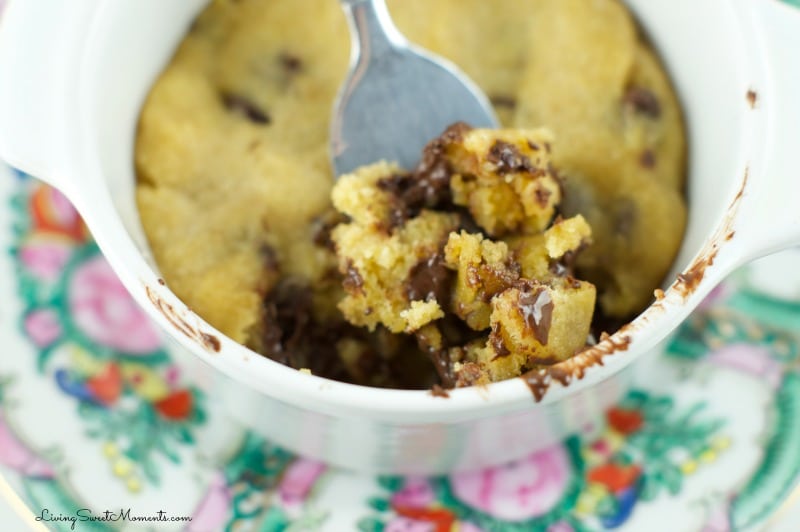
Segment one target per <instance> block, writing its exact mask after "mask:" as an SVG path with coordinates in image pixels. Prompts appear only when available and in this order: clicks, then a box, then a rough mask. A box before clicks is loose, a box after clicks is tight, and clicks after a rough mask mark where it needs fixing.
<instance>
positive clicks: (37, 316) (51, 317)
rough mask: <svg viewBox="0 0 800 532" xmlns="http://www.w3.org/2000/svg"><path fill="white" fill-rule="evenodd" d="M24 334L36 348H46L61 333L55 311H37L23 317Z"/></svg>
mask: <svg viewBox="0 0 800 532" xmlns="http://www.w3.org/2000/svg"><path fill="white" fill-rule="evenodd" d="M23 327H24V328H25V333H26V334H27V335H28V338H30V339H31V340H32V341H33V343H34V344H36V346H37V347H47V346H49V345H51V344H52V343H53V342H55V341H56V340H58V338H59V337H60V336H61V333H62V332H63V329H62V327H61V322H60V321H59V320H58V316H57V315H56V313H55V311H53V310H51V309H38V310H34V311H33V312H31V313H29V314H28V315H27V316H25V320H24V321H23Z"/></svg>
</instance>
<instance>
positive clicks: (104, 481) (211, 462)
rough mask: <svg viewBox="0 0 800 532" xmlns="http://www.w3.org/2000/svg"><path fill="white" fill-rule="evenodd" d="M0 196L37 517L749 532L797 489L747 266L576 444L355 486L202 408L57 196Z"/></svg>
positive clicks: (0, 290)
mask: <svg viewBox="0 0 800 532" xmlns="http://www.w3.org/2000/svg"><path fill="white" fill-rule="evenodd" d="M0 204H2V207H0V248H2V249H3V252H2V255H0V279H3V280H4V282H3V283H2V284H0V302H1V303H0V346H2V348H3V350H4V352H5V356H3V357H2V358H0V473H2V478H3V479H4V480H3V482H2V484H1V485H0V494H3V493H4V492H3V490H2V487H3V486H4V485H7V486H10V487H11V488H12V489H13V491H14V492H15V493H16V494H17V496H18V498H19V499H21V500H22V501H23V502H24V504H25V505H26V506H27V508H28V510H30V514H31V515H28V516H27V520H28V521H29V522H31V523H34V524H38V525H39V526H41V525H44V526H46V527H47V528H49V529H52V530H87V531H103V530H120V529H122V530H155V529H157V530H186V531H194V532H206V531H209V532H210V531H216V530H257V531H301V530H330V531H336V532H338V531H349V530H353V531H364V532H368V531H369V532H372V531H374V532H400V531H407V532H423V531H435V532H446V531H447V532H455V531H458V532H478V531H487V532H488V531H536V530H541V531H549V532H569V531H583V530H603V529H614V528H620V529H622V530H647V531H656V530H665V531H684V530H686V531H694V530H703V531H707V532H711V531H714V532H722V531H726V530H745V529H754V528H755V529H759V528H763V527H764V526H765V523H767V522H768V520H769V519H770V518H771V516H772V515H773V514H774V513H775V511H776V510H777V509H778V508H779V507H780V506H781V505H782V503H783V501H784V500H785V499H786V497H787V496H788V495H789V494H790V493H791V491H792V490H793V488H794V486H795V484H796V483H797V481H798V478H800V425H799V424H798V423H796V422H795V419H796V418H797V416H798V415H800V363H799V362H798V361H799V360H800V304H798V303H792V302H780V301H778V300H775V299H769V298H767V297H764V296H763V295H760V294H759V293H758V292H756V291H754V290H753V289H751V288H749V284H748V283H747V282H745V281H746V279H745V276H746V273H740V274H738V276H734V279H732V280H730V281H728V283H727V284H725V285H724V286H722V287H720V288H719V289H718V290H717V291H716V292H715V293H714V294H713V295H712V297H711V299H710V300H708V301H706V302H705V303H704V305H703V306H702V308H701V309H699V310H698V311H697V312H696V313H695V314H694V316H693V317H692V318H691V319H690V320H689V321H687V322H686V323H685V324H684V325H683V326H682V328H681V329H680V331H679V332H678V334H677V336H675V337H674V339H673V340H672V341H671V343H670V345H669V346H668V347H667V349H666V351H665V353H664V354H663V355H662V356H660V357H654V360H652V361H651V362H648V363H647V364H646V365H640V367H639V368H638V369H637V371H638V374H637V380H636V382H637V383H638V384H637V387H636V388H635V389H633V390H631V391H630V392H629V393H628V394H627V396H626V397H625V398H624V399H623V400H622V401H621V402H620V403H619V404H618V405H617V406H616V407H615V408H613V409H611V410H610V411H609V412H608V413H607V415H606V418H605V419H604V420H601V421H598V423H597V424H596V425H595V426H587V427H586V429H585V431H583V432H582V433H581V434H578V435H575V436H573V437H571V438H570V439H568V440H566V441H564V442H562V443H561V444H559V445H556V446H553V447H551V448H549V449H546V450H543V451H539V452H536V453H533V454H531V455H530V456H528V457H526V458H524V459H522V460H519V461H517V462H514V463H511V464H508V465H505V466H502V467H495V468H491V469H487V470H484V471H479V472H471V473H456V474H453V475H449V476H442V477H436V478H421V477H414V478H400V477H378V478H375V477H369V476H359V475H356V474H354V473H350V472H346V471H341V470H335V469H331V468H328V467H326V466H325V465H324V464H322V463H318V462H315V461H312V460H308V459H304V458H299V457H297V456H294V455H293V454H291V453H289V452H287V451H285V450H283V449H281V448H278V447H276V446H275V445H273V444H271V443H270V442H269V441H265V440H264V439H263V438H262V437H261V436H259V435H257V434H255V433H253V432H250V431H248V430H246V429H244V428H242V427H241V426H239V425H238V424H237V423H236V422H234V421H232V420H231V419H230V418H228V417H227V416H226V415H225V413H224V412H222V411H221V410H220V409H219V408H216V407H215V404H214V403H213V397H211V396H210V395H209V387H208V384H207V383H208V379H206V378H203V376H202V375H190V374H187V373H186V372H185V371H183V370H182V368H181V366H180V365H179V364H177V363H176V362H175V359H174V355H173V354H172V353H174V348H173V346H172V345H170V344H169V342H168V341H167V340H166V339H165V338H164V337H163V335H162V334H161V333H160V331H158V330H157V329H156V328H155V327H154V325H153V324H151V323H150V322H149V320H148V318H147V317H146V316H145V315H144V314H143V313H142V311H141V310H140V309H139V308H138V307H137V306H136V304H135V303H134V302H133V301H132V300H131V299H130V298H129V296H128V294H127V293H126V291H125V290H124V289H123V287H122V286H121V284H120V283H119V281H118V280H117V278H116V277H115V276H114V274H113V272H112V271H111V269H110V268H109V266H108V265H107V263H106V261H105V260H104V259H103V257H102V255H101V254H100V252H99V250H98V248H97V246H96V245H95V244H94V243H93V241H92V239H91V237H90V235H89V234H88V233H87V231H86V229H85V228H84V226H83V224H82V222H81V220H80V218H79V216H78V214H77V213H76V212H75V210H74V209H73V208H72V206H71V205H70V204H69V202H67V201H66V200H65V198H64V197H63V196H62V195H61V194H59V193H58V192H57V191H55V190H54V189H52V188H50V187H48V186H46V185H43V184H41V183H39V182H38V181H36V180H34V179H32V178H29V177H27V176H24V175H21V174H19V173H18V172H15V171H13V170H11V169H9V168H7V167H5V166H2V167H0ZM652 375H657V378H651V377H652ZM6 491H9V492H10V491H11V490H6Z"/></svg>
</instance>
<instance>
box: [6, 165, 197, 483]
mask: <svg viewBox="0 0 800 532" xmlns="http://www.w3.org/2000/svg"><path fill="white" fill-rule="evenodd" d="M25 185H26V186H23V187H21V190H22V193H21V194H20V195H19V196H18V197H17V198H16V203H17V205H18V206H19V207H21V208H22V209H23V212H26V213H27V214H28V217H27V218H24V217H23V218H22V219H21V220H20V223H19V224H18V226H17V227H16V238H17V242H18V244H16V245H15V246H14V247H13V248H12V256H13V257H15V259H16V262H17V274H18V278H19V287H20V295H21V296H22V298H23V301H24V305H25V308H26V310H25V311H24V313H23V316H22V320H21V322H22V323H21V325H22V330H23V331H24V333H25V335H26V336H27V337H28V338H29V339H30V341H31V343H32V344H33V345H35V346H36V347H37V348H38V353H39V354H38V358H37V360H36V364H37V366H38V368H39V370H40V371H41V372H43V373H48V374H51V375H52V378H53V379H54V380H55V382H56V383H57V385H58V386H59V388H60V389H61V390H62V391H63V392H64V394H66V395H67V396H69V397H72V398H73V399H74V400H75V401H76V402H77V407H78V412H79V415H80V416H81V418H83V420H84V421H85V422H86V426H87V432H88V433H89V434H91V435H92V436H93V437H95V438H96V439H97V440H98V441H99V443H100V447H101V449H102V452H103V453H104V454H105V456H106V457H107V458H108V461H109V465H110V467H111V470H112V471H113V473H114V474H115V475H116V476H117V477H118V478H120V480H122V481H123V482H125V483H126V485H127V487H128V489H129V490H131V491H138V490H140V489H143V487H144V486H145V483H150V484H157V483H158V481H159V478H160V473H159V470H158V467H156V465H155V461H154V459H155V456H156V455H161V456H165V457H167V458H168V459H170V460H172V461H175V462H177V461H178V460H179V459H178V453H177V447H179V446H181V445H188V444H191V443H192V442H193V439H194V436H193V430H194V427H196V426H197V425H200V424H202V423H203V420H204V418H205V413H204V407H203V396H202V393H201V392H200V391H199V390H198V389H196V388H194V387H193V386H191V385H187V384H184V383H183V382H182V379H181V378H180V370H179V368H178V367H177V366H175V365H173V364H172V363H171V362H170V360H169V357H168V355H167V353H166V351H164V348H163V346H162V344H161V339H160V337H159V333H158V332H157V330H156V329H155V326H154V325H153V324H152V323H151V322H150V320H149V319H148V318H147V316H146V315H145V314H144V312H143V311H142V310H141V309H140V308H139V307H138V306H137V305H136V303H134V301H133V300H132V298H131V297H130V295H129V294H128V292H127V291H126V290H125V288H124V287H123V286H122V284H121V283H120V281H119V279H117V277H116V276H115V275H114V272H113V271H112V270H111V268H110V267H109V266H108V263H107V262H106V261H105V259H104V258H103V257H102V255H100V254H99V250H98V249H97V247H96V245H95V244H94V243H93V242H92V241H91V238H90V237H89V234H88V232H87V231H86V228H85V227H84V225H83V222H82V221H81V219H80V217H79V216H78V213H77V212H76V211H75V209H74V208H73V207H72V205H71V204H70V203H69V202H68V201H67V200H66V198H64V196H63V195H62V194H61V193H59V192H58V191H56V190H55V189H53V188H50V187H47V186H45V185H41V184H38V183H35V182H34V181H26V182H25Z"/></svg>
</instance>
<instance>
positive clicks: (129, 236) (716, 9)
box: [0, 0, 800, 472]
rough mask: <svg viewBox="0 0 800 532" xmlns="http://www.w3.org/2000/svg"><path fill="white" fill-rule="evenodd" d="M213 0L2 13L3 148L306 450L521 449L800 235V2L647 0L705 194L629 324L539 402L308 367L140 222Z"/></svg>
mask: <svg viewBox="0 0 800 532" xmlns="http://www.w3.org/2000/svg"><path fill="white" fill-rule="evenodd" d="M204 4H205V2H204V1H203V0H184V1H181V2H164V1H163V0H138V1H137V2H108V1H104V0H84V1H82V2H70V3H67V2H60V1H57V0H52V1H46V0H24V1H23V0H12V1H11V2H10V4H9V5H8V6H7V7H6V12H5V15H4V18H3V20H2V25H0V72H2V78H0V157H2V158H4V159H5V160H7V161H8V162H10V163H11V164H12V165H15V166H17V167H19V168H21V169H23V170H25V171H27V172H29V173H31V174H33V175H36V176H39V177H41V178H43V179H45V180H47V181H49V182H51V183H52V184H54V185H55V186H57V187H58V188H60V189H61V190H62V191H63V192H64V193H65V194H66V195H67V196H68V197H69V198H70V199H71V200H72V202H73V203H74V204H75V205H76V207H77V208H78V210H79V211H80V212H81V214H82V215H83V217H84V219H85V220H86V222H87V224H88V225H89V227H90V228H91V230H92V232H93V234H94V236H95V238H96V240H97V242H98V243H99V245H100V247H101V248H102V250H103V252H104V254H105V255H106V257H107V258H108V260H109V261H110V263H111V265H112V266H113V268H114V269H115V271H116V272H117V273H118V274H119V275H120V278H121V279H122V281H123V282H124V284H125V286H126V287H127V288H128V289H129V290H130V292H131V293H132V294H133V296H134V298H135V299H136V300H137V301H138V302H139V303H140V304H141V305H142V306H143V307H144V308H145V309H146V310H147V311H148V313H149V314H150V315H151V316H153V317H154V318H155V319H156V321H157V322H158V323H160V324H161V325H162V326H163V327H164V328H165V329H166V330H167V331H168V333H169V334H170V335H172V336H174V337H175V338H176V339H177V340H179V341H180V342H181V343H182V344H183V345H184V346H185V347H186V348H187V349H188V350H189V351H190V352H192V353H193V354H194V355H196V356H197V357H199V359H201V360H203V361H205V362H206V363H208V364H211V365H212V366H213V367H214V368H216V369H217V370H219V373H220V375H226V376H227V377H228V379H223V380H225V381H226V382H228V383H229V384H228V385H227V386H226V390H227V392H226V394H225V399H226V400H227V401H230V405H231V408H232V411H233V412H235V413H236V414H237V417H239V418H240V419H241V420H243V421H245V422H246V423H247V424H248V425H249V426H252V427H254V428H255V429H257V430H261V431H263V432H264V433H265V434H266V435H267V436H269V437H270V438H272V439H273V440H274V441H276V442H278V443H279V444H281V445H284V446H286V447H289V448H291V449H293V450H295V451H298V452H300V453H303V454H307V455H311V456H315V457H318V458H321V459H324V460H326V461H329V462H332V463H336V464H339V465H344V466H347V467H354V468H358V469H370V470H379V471H402V472H410V471H417V472H436V471H444V470H449V469H453V468H464V467H475V466H478V465H486V464H490V463H498V462H501V461H506V460H509V459H513V458H517V457H519V456H522V455H524V454H525V453H527V452H530V450H531V449H533V448H540V447H543V446H545V445H548V444H550V443H552V442H553V441H556V440H557V439H559V438H560V437H562V436H563V435H564V434H566V433H569V432H572V431H574V430H575V429H577V428H578V427H580V426H581V425H582V424H583V423H584V422H585V421H586V420H588V419H592V418H593V417H595V416H596V415H599V413H600V412H601V411H602V410H603V408H605V407H606V406H607V405H609V404H611V403H612V402H613V401H614V400H615V399H616V398H617V397H618V395H619V393H620V391H621V390H622V389H624V387H625V383H626V378H627V377H626V372H623V370H624V369H625V368H626V367H627V366H628V365H629V364H630V363H631V362H633V361H634V360H637V359H638V358H640V357H641V356H642V355H644V354H645V353H648V352H651V351H652V350H653V348H654V347H655V346H656V345H657V344H658V343H659V342H660V341H662V340H663V339H664V338H665V337H666V336H667V335H668V334H669V333H670V331H672V330H673V329H674V328H675V327H676V326H677V325H678V324H679V323H680V322H681V321H682V320H683V319H684V318H685V317H686V316H687V315H688V313H689V312H690V310H691V309H692V308H693V307H694V306H696V304H697V303H698V302H699V301H700V300H701V299H702V298H703V297H704V296H705V295H706V294H707V293H708V292H709V291H710V290H711V289H712V288H713V287H714V286H715V285H716V284H717V283H718V282H719V281H720V280H721V279H722V278H723V277H724V276H725V275H726V274H728V273H729V272H730V271H731V270H732V269H733V268H734V267H736V266H737V265H739V264H741V263H743V262H745V261H747V260H749V259H751V258H753V257H755V256H758V255H763V254H766V253H768V252H771V251H774V250H776V249H780V248H782V247H786V246H788V245H789V244H791V243H797V242H800V210H798V209H797V208H796V207H795V206H794V203H795V202H796V201H797V200H796V198H798V197H800V181H798V180H797V179H796V177H795V176H796V175H797V172H798V169H800V160H798V155H797V151H796V149H795V146H794V145H795V144H796V142H797V139H798V138H800V120H798V117H800V100H798V98H796V95H797V94H800V71H798V69H790V66H791V65H792V63H791V61H794V60H796V56H793V55H792V53H793V50H797V49H800V14H799V13H797V12H796V11H795V10H793V9H792V8H790V7H788V6H786V5H784V4H781V3H779V2H778V1H777V0H763V1H758V2H756V1H750V0H706V1H704V2H695V1H694V0H675V1H670V2H666V1H656V2H653V1H652V0H649V1H648V0H631V1H630V2H628V4H629V5H630V7H631V9H632V10H633V11H634V12H635V13H636V15H637V16H638V17H639V19H640V21H641V22H642V24H643V26H644V27H645V29H646V31H647V32H648V33H649V35H650V37H651V38H652V40H653V42H654V43H655V45H656V47H657V48H658V50H659V51H660V53H661V54H662V56H663V58H664V60H665V62H666V64H667V65H668V68H669V70H670V72H671V74H672V76H673V80H674V82H675V84H676V86H677V89H678V92H679V94H680V96H681V98H682V100H683V104H684V109H685V112H686V116H687V123H688V128H689V133H690V141H691V142H690V153H691V164H690V186H689V195H690V206H691V211H690V220H689V227H688V231H687V234H686V238H685V241H684V245H683V248H682V251H681V253H680V256H679V258H678V260H677V262H676V264H677V266H678V267H677V268H676V272H675V273H677V272H679V271H683V272H684V275H683V276H682V280H676V281H675V282H674V283H672V284H670V285H669V286H668V287H667V286H665V288H666V296H665V298H664V299H662V300H660V301H658V302H656V303H655V304H654V305H652V306H651V307H650V308H648V309H647V310H646V311H645V312H644V313H643V314H642V315H641V316H639V317H638V318H637V319H636V320H635V321H634V322H633V323H632V324H631V325H630V326H628V327H626V328H625V329H624V330H622V331H620V332H619V333H617V334H616V335H614V336H612V337H611V338H610V339H609V340H608V341H606V342H603V343H601V344H600V345H599V346H598V347H597V348H596V349H594V350H592V351H591V352H588V353H585V354H583V355H579V356H578V357H575V358H574V359H573V360H570V361H568V362H566V363H564V364H561V365H560V367H559V370H562V371H561V373H562V375H567V376H568V379H569V380H568V381H565V382H566V384H565V385H562V384H560V383H551V382H550V380H552V379H551V378H550V375H549V374H548V373H543V374H542V375H541V376H540V381H541V382H539V383H536V386H535V387H536V388H537V390H538V391H541V392H544V391H546V394H545V395H544V397H543V398H542V399H541V400H540V401H538V402H535V401H534V399H533V398H532V396H531V389H530V388H529V386H528V385H527V384H526V383H525V382H523V381H522V380H521V379H512V380H509V381H505V382H501V383H496V384H493V385H491V386H489V387H487V388H467V389H459V390H456V391H454V392H452V393H450V397H449V398H447V399H443V398H439V397H433V396H432V395H430V394H429V393H427V392H422V391H401V390H394V391H390V390H377V389H371V388H365V387H359V386H353V385H347V384H343V383H339V382H333V381H329V380H326V379H321V378H318V377H313V376H308V375H303V374H301V373H298V372H296V371H294V370H291V369H289V368H287V367H284V366H281V365H279V364H277V363H274V362H272V361H270V360H267V359H265V358H262V357H260V356H257V355H255V354H254V353H252V352H251V351H248V350H247V349H245V348H244V347H242V346H240V345H238V344H236V343H234V342H232V341H231V340H229V339H228V338H225V337H223V336H222V335H221V334H220V333H219V332H218V331H216V330H214V329H213V328H212V327H211V326H210V325H208V324H207V323H205V322H204V321H203V320H202V319H201V318H199V317H198V316H196V315H195V314H193V313H192V312H190V311H189V310H187V309H186V308H185V305H183V304H182V303H181V302H180V301H179V300H178V299H177V298H176V297H175V296H174V294H172V293H171V292H170V291H169V290H168V289H167V288H166V287H164V286H161V285H160V284H159V283H158V273H157V271H156V269H155V266H154V264H153V261H152V259H151V258H150V255H149V253H148V250H147V245H146V240H145V238H144V235H143V233H142V231H141V228H140V226H139V223H138V216H137V213H136V208H135V204H134V199H133V186H134V174H133V164H132V161H133V153H132V152H133V139H134V132H135V126H136V121H137V116H138V111H139V107H140V105H141V103H142V101H143V99H144V97H145V95H146V93H147V91H148V89H149V87H150V85H151V84H152V82H153V81H154V79H155V78H156V76H157V75H158V73H159V72H160V70H161V69H162V68H163V66H164V65H165V64H166V62H167V61H168V59H169V57H170V55H171V53H172V50H173V49H174V47H175V46H176V44H177V43H178V42H179V40H180V39H181V37H182V35H183V34H184V32H185V31H186V29H187V28H188V26H189V24H190V22H191V20H192V18H193V17H194V15H195V14H196V13H197V12H198V11H199V10H200V9H201V8H202V6H203V5H204ZM672 279H675V277H672ZM600 362H602V364H600ZM579 377H580V378H579ZM551 384H552V385H551ZM548 386H549V389H548V388H547V387H548ZM276 427H280V430H275V428H276ZM309 434H313V435H314V436H315V437H314V438H309V437H308V436H309Z"/></svg>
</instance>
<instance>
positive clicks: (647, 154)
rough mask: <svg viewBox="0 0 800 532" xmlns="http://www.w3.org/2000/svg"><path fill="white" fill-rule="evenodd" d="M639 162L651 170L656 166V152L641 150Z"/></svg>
mask: <svg viewBox="0 0 800 532" xmlns="http://www.w3.org/2000/svg"><path fill="white" fill-rule="evenodd" d="M639 164H641V165H642V167H643V168H647V169H648V170H651V169H653V168H655V167H656V154H655V153H653V150H651V149H649V148H648V149H646V150H644V151H643V152H642V155H640V156H639Z"/></svg>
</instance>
